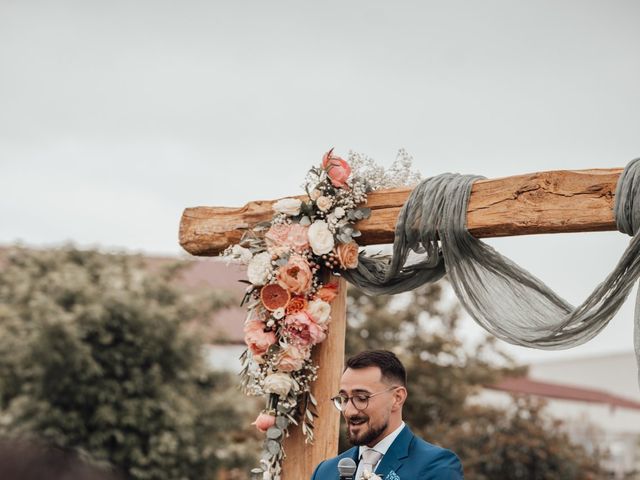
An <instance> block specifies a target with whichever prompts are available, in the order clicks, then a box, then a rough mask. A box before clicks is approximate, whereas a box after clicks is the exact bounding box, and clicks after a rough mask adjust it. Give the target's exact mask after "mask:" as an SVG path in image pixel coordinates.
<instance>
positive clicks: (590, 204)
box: [180, 168, 622, 255]
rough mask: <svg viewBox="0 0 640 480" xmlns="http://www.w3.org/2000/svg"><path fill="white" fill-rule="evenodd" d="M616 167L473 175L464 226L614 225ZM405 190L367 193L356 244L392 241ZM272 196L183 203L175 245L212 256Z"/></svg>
mask: <svg viewBox="0 0 640 480" xmlns="http://www.w3.org/2000/svg"><path fill="white" fill-rule="evenodd" d="M621 172H622V169H621V168H612V169H594V170H574V171H569V170H559V171H552V172H538V173H532V174H526V175H518V176H514V177H505V178H498V179H490V180H480V181H478V182H476V183H475V184H474V185H473V188H472V190H471V198H470V200H469V208H468V210H467V226H468V228H469V231H470V232H471V234H472V235H474V236H476V237H478V238H486V237H504V236H511V235H528V234H534V233H535V234H538V233H561V232H592V231H601V230H615V229H616V227H615V221H614V218H613V199H614V196H615V191H616V185H617V182H618V178H619V176H620V173H621ZM410 192H411V189H410V188H402V189H394V190H384V191H378V192H373V193H371V194H370V195H369V199H368V202H367V206H368V207H370V208H371V209H372V214H371V218H369V219H368V220H365V221H362V222H360V223H359V224H358V228H359V229H360V231H361V232H362V237H360V239H359V240H358V243H359V244H360V245H375V244H384V243H392V242H393V235H394V228H395V223H396V219H397V218H398V213H399V212H400V208H401V207H402V205H403V204H404V202H405V201H406V199H407V197H408V196H409V193H410ZM300 198H303V197H300ZM274 201H275V200H273V201H255V202H250V203H248V204H246V205H245V206H244V207H240V208H229V207H194V208H187V209H185V211H184V213H183V214H182V220H181V222H180V245H182V247H183V248H184V249H185V250H186V251H187V252H189V253H191V254H193V255H217V254H218V253H220V252H221V251H223V250H224V249H225V248H226V247H227V246H229V245H232V244H234V243H236V242H237V241H238V240H239V239H240V237H241V236H242V234H243V232H245V231H246V230H248V229H250V228H251V227H252V226H254V225H255V224H257V223H259V222H261V221H265V220H269V219H271V217H272V215H273V211H272V210H271V205H272V204H273V202H274Z"/></svg>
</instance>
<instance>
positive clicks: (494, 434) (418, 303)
mask: <svg viewBox="0 0 640 480" xmlns="http://www.w3.org/2000/svg"><path fill="white" fill-rule="evenodd" d="M445 288H446V283H444V282H442V281H441V282H439V283H437V284H434V285H426V286H424V287H422V288H420V289H417V290H415V291H413V292H409V293H406V294H403V295H398V296H395V297H391V296H377V297H368V296H366V295H363V294H362V293H361V292H359V291H357V290H355V289H350V290H349V299H348V307H347V312H348V318H347V319H348V328H347V352H346V354H347V355H352V354H354V353H357V352H359V351H361V350H365V349H377V348H383V349H387V350H392V351H393V352H394V353H396V355H398V356H399V357H400V359H401V360H402V361H403V363H404V364H405V366H406V368H407V376H408V381H409V385H408V389H409V397H408V399H407V403H406V404H405V408H404V417H405V419H406V421H407V423H408V424H409V425H410V426H411V428H412V430H413V431H414V432H415V433H416V434H418V435H420V436H421V437H422V438H424V439H426V440H427V441H430V442H432V443H436V444H440V445H443V446H446V447H447V448H450V449H452V450H454V451H455V452H456V453H457V454H458V455H459V456H460V458H461V460H462V463H463V465H464V467H465V478H468V479H470V480H486V479H494V478H500V479H504V480H510V479H535V480H547V479H549V480H551V479H557V478H562V479H566V480H571V479H583V478H590V475H597V473H598V472H599V470H598V466H597V461H598V457H597V455H596V456H594V457H593V458H590V457H588V456H587V455H586V454H585V452H584V450H583V449H582V448H581V447H580V446H577V445H575V444H572V443H571V442H570V440H569V439H568V438H567V436H566V435H565V434H564V433H563V432H562V430H561V423H560V422H557V421H553V420H551V419H550V418H549V417H548V416H547V415H546V414H545V413H544V411H543V409H542V405H540V404H537V403H535V402H531V401H527V400H526V399H518V400H517V401H516V402H515V403H514V406H513V408H512V409H510V410H500V409H497V408H487V407H478V406H474V405H473V403H472V402H469V401H468V400H469V399H470V398H472V397H473V395H474V394H475V393H477V392H479V391H480V389H481V388H482V386H483V385H487V384H491V383H494V382H496V381H497V380H499V379H500V378H501V377H502V376H504V375H520V374H524V373H526V368H523V367H521V366H518V365H517V364H516V363H515V362H514V361H513V360H512V359H510V358H509V357H508V356H506V355H504V354H503V353H502V352H501V351H500V350H499V349H498V348H497V347H496V345H495V342H494V340H493V339H492V337H487V338H486V339H485V341H483V342H482V343H481V344H480V345H478V346H477V347H476V348H475V350H473V351H468V350H467V349H466V348H465V347H464V346H463V344H462V341H461V339H460V331H459V328H458V323H459V307H458V304H457V302H456V301H455V299H453V298H452V297H449V299H447V296H446V293H447V290H445ZM347 446H348V444H347V441H346V436H345V435H344V431H343V432H342V434H341V447H342V449H344V448H346V447H347ZM594 478H596V477H594Z"/></svg>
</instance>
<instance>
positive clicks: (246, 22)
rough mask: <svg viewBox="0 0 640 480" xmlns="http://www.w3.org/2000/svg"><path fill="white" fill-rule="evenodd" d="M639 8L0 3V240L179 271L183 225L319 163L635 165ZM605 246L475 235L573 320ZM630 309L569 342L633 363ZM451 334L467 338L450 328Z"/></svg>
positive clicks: (618, 246)
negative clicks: (130, 257) (156, 261)
mask: <svg viewBox="0 0 640 480" xmlns="http://www.w3.org/2000/svg"><path fill="white" fill-rule="evenodd" d="M639 16H640V3H638V2H635V1H594V0H580V1H573V0H566V1H560V2H558V1H549V0H542V1H536V2H524V1H513V0H494V1H484V2H460V1H455V0H454V1H449V2H441V1H437V2H436V1H429V0H427V1H394V2H388V1H385V2H383V1H378V0H366V1H360V0H354V1H349V2H344V1H325V2H310V1H300V0H298V1H281V0H272V1H269V2H262V1H244V0H238V1H234V2H222V1H217V0H206V1H195V0H185V1H181V2H177V1H169V0H153V1H151V0H134V1H132V0H128V1H120V0H112V1H109V2H104V1H102V2H96V1H88V0H81V1H71V0H60V1H57V2H50V1H29V0H20V1H17V0H15V1H14V0H0V219H1V220H2V221H1V224H0V243H1V244H9V243H13V242H22V243H24V244H26V245H31V246H39V247H48V246H57V245H61V244H63V243H65V242H74V243H75V244H77V245H79V246H82V247H99V248H103V249H108V250H113V249H115V250H126V251H135V252H144V253H148V254H162V255H181V254H184V253H183V252H181V249H180V247H179V245H178V241H177V236H178V225H179V221H180V215H181V213H182V210H183V209H184V208H186V207H192V206H198V205H210V206H240V205H242V204H244V203H245V202H247V201H249V200H260V199H274V198H280V197H283V196H287V195H292V194H299V193H302V192H301V190H300V185H301V183H302V181H303V179H304V176H305V174H306V172H307V170H308V169H309V168H310V167H311V166H312V165H314V164H317V163H318V162H319V161H320V159H321V156H322V154H323V153H324V152H325V151H326V150H328V149H329V148H331V147H335V149H336V152H338V153H340V154H343V155H346V154H347V152H348V151H349V150H354V151H357V152H360V153H363V154H366V155H369V156H370V157H373V158H375V159H376V160H377V161H379V162H380V163H382V164H385V165H390V164H391V162H392V161H393V160H394V159H395V156H396V152H397V151H398V149H400V148H405V149H406V150H407V151H408V152H409V153H410V154H411V155H412V156H413V157H414V166H415V168H416V169H418V170H419V171H420V172H421V173H422V175H423V176H425V177H428V176H431V175H436V174H439V173H443V172H447V171H453V172H459V173H474V174H480V175H484V176H486V177H489V178H495V177H503V176H509V175H516V174H522V173H530V172H535V171H544V170H561V169H584V168H612V167H622V166H624V165H625V164H626V163H627V162H629V161H630V160H632V159H633V158H636V157H638V156H640V136H639V135H638V132H640V115H638V112H640V88H638V85H640V30H639V29H638V28H637V23H638V18H639ZM628 240H629V239H628V237H626V236H625V235H623V234H621V233H617V232H606V233H591V234H559V235H546V236H529V237H519V238H506V239H500V240H489V243H491V244H492V245H494V246H495V247H496V248H497V249H498V250H499V251H501V252H502V253H504V254H505V255H507V256H509V257H511V258H512V259H514V260H515V261H517V262H519V263H520V264H521V265H523V266H524V267H525V268H528V269H530V270H531V271H532V272H533V273H534V274H536V275H538V276H539V277H541V278H542V279H543V280H545V281H546V282H547V283H549V284H550V285H551V286H552V287H554V288H555V289H556V290H557V291H558V293H560V294H561V295H562V296H564V297H565V298H567V300H569V301H570V302H572V303H574V304H578V303H580V302H581V301H582V300H583V299H584V298H585V297H586V296H587V294H588V293H590V291H591V290H592V289H593V288H594V287H595V286H596V285H597V284H598V283H600V282H601V281H602V280H603V279H604V278H605V276H606V274H607V273H608V272H609V271H610V270H611V269H612V268H613V266H614V265H615V263H616V261H617V259H618V258H619V257H620V255H621V254H622V251H623V250H624V248H625V246H626V245H627V243H628ZM632 303H633V301H628V302H627V304H626V305H625V306H624V307H623V309H622V310H621V311H620V312H619V314H618V315H617V316H616V318H614V320H613V321H612V323H611V324H610V325H609V326H608V327H607V328H606V329H605V331H604V332H602V333H601V334H600V335H599V336H598V337H597V338H595V339H594V340H592V341H591V342H589V343H588V344H586V345H583V346H581V347H577V348H575V349H572V350H568V351H563V352H540V351H534V350H530V349H524V348H520V347H506V348H507V349H509V351H510V352H512V354H513V355H515V356H516V357H517V358H519V359H523V360H539V359H555V358H565V357H570V356H586V355H597V354H602V353H607V352H617V351H630V350H631V349H632V340H631V338H632V316H633V305H632ZM465 329H467V333H468V335H469V336H470V337H472V338H478V336H479V335H480V330H479V329H478V327H476V326H475V325H474V324H473V323H472V322H471V321H469V322H468V323H467V324H466V325H465Z"/></svg>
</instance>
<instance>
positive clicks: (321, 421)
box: [282, 278, 347, 480]
mask: <svg viewBox="0 0 640 480" xmlns="http://www.w3.org/2000/svg"><path fill="white" fill-rule="evenodd" d="M346 327H347V283H346V281H345V280H344V279H342V278H341V279H340V280H339V282H338V296H337V297H336V298H335V300H334V301H333V302H332V303H331V324H330V327H329V334H328V335H327V338H326V339H325V341H324V342H322V343H321V344H319V345H316V346H315V347H314V350H313V354H312V359H313V362H314V363H315V364H316V365H319V366H320V368H319V369H318V379H317V380H316V381H315V383H314V385H313V389H312V393H313V395H314V397H315V398H316V400H317V401H318V414H319V415H320V416H319V418H318V419H316V420H317V421H316V422H315V429H314V431H315V439H316V440H315V442H314V443H313V445H309V444H305V443H304V435H303V434H302V430H301V429H300V427H299V426H295V425H291V426H290V427H289V437H288V438H286V439H285V441H284V451H285V454H286V455H287V458H286V459H285V461H284V463H283V476H282V478H283V480H308V479H310V478H311V474H312V473H313V469H314V468H315V467H316V465H318V463H320V462H321V461H322V460H326V459H327V458H331V457H335V456H336V455H337V453H338V435H339V428H340V412H338V410H336V409H335V408H334V406H333V405H332V404H331V400H330V398H331V397H332V396H334V395H335V394H336V393H338V389H339V384H340V377H341V376H342V369H343V366H344V342H345V333H346ZM336 478H337V472H336Z"/></svg>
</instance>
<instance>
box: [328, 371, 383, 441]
mask: <svg viewBox="0 0 640 480" xmlns="http://www.w3.org/2000/svg"><path fill="white" fill-rule="evenodd" d="M389 387H390V385H389V384H386V383H384V382H383V381H382V378H381V372H380V369H379V368H378V367H366V368H358V369H351V368H347V369H346V370H345V372H344V373H343V374H342V379H341V380H340V394H342V395H346V396H348V397H351V396H357V397H361V398H362V399H364V397H366V396H369V395H372V394H374V393H378V392H383V391H384V390H386V389H388V388H389ZM356 402H357V400H356ZM393 405H394V396H393V390H389V391H388V392H385V393H381V394H379V395H376V396H374V397H371V398H369V400H368V405H367V407H366V408H365V409H364V410H358V409H356V408H355V407H354V405H353V402H352V401H349V402H348V403H347V405H346V407H344V410H343V412H342V414H343V415H344V418H345V420H346V421H347V436H348V437H349V441H350V442H351V444H352V445H368V446H373V445H375V444H376V443H377V441H378V438H379V437H380V436H381V435H382V434H383V433H384V432H385V430H386V429H387V427H388V425H389V417H390V415H391V411H392V407H393Z"/></svg>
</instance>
